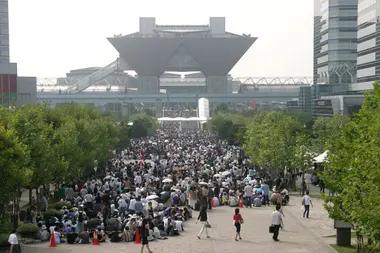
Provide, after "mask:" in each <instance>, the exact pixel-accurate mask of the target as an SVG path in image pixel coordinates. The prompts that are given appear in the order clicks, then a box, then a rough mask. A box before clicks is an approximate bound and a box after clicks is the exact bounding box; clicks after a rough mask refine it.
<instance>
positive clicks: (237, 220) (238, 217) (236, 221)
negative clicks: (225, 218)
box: [233, 208, 244, 241]
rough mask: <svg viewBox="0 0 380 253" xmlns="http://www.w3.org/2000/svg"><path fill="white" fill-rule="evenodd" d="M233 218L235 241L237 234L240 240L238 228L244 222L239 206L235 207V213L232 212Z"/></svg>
mask: <svg viewBox="0 0 380 253" xmlns="http://www.w3.org/2000/svg"><path fill="white" fill-rule="evenodd" d="M233 219H234V225H235V227H236V236H235V241H238V239H237V238H238V236H239V239H240V240H241V236H240V229H241V224H242V223H243V222H244V220H243V217H242V216H241V214H240V209H239V208H236V209H235V214H234V217H233Z"/></svg>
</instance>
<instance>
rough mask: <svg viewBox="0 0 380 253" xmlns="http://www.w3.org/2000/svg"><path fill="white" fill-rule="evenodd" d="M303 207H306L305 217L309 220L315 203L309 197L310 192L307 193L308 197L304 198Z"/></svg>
mask: <svg viewBox="0 0 380 253" xmlns="http://www.w3.org/2000/svg"><path fill="white" fill-rule="evenodd" d="M302 205H303V206H304V211H303V217H304V218H305V215H306V218H309V213H310V205H311V206H313V202H312V201H311V198H310V196H309V191H306V195H305V196H303V198H302Z"/></svg>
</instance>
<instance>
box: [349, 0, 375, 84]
mask: <svg viewBox="0 0 380 253" xmlns="http://www.w3.org/2000/svg"><path fill="white" fill-rule="evenodd" d="M379 8H380V2H379V1H377V0H359V2H358V66H357V83H356V84H354V85H353V86H352V89H353V90H359V91H360V90H369V89H372V88H373V86H372V84H373V82H374V81H375V80H378V77H379V74H380V61H379V60H380V50H379V48H380V40H379V39H380V37H379V35H378V29H379V14H380V10H379Z"/></svg>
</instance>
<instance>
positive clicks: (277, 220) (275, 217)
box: [271, 205, 282, 242]
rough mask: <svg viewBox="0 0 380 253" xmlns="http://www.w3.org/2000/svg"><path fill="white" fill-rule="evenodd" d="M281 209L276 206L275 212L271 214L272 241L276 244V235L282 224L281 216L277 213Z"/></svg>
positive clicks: (279, 206)
mask: <svg viewBox="0 0 380 253" xmlns="http://www.w3.org/2000/svg"><path fill="white" fill-rule="evenodd" d="M280 209H281V205H276V210H275V211H274V212H273V213H272V222H271V224H272V226H273V237H272V238H273V240H274V241H275V242H278V241H279V239H278V234H279V231H280V227H281V224H282V214H281V212H280V211H279V210H280Z"/></svg>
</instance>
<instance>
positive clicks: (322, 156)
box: [313, 150, 329, 163]
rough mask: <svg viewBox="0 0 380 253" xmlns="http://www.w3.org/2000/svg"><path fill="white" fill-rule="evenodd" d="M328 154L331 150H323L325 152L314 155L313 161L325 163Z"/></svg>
mask: <svg viewBox="0 0 380 253" xmlns="http://www.w3.org/2000/svg"><path fill="white" fill-rule="evenodd" d="M328 155H329V151H328V150H326V151H325V152H323V153H322V154H320V155H319V156H317V157H314V159H313V162H314V163H323V162H326V161H327V156H328Z"/></svg>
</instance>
